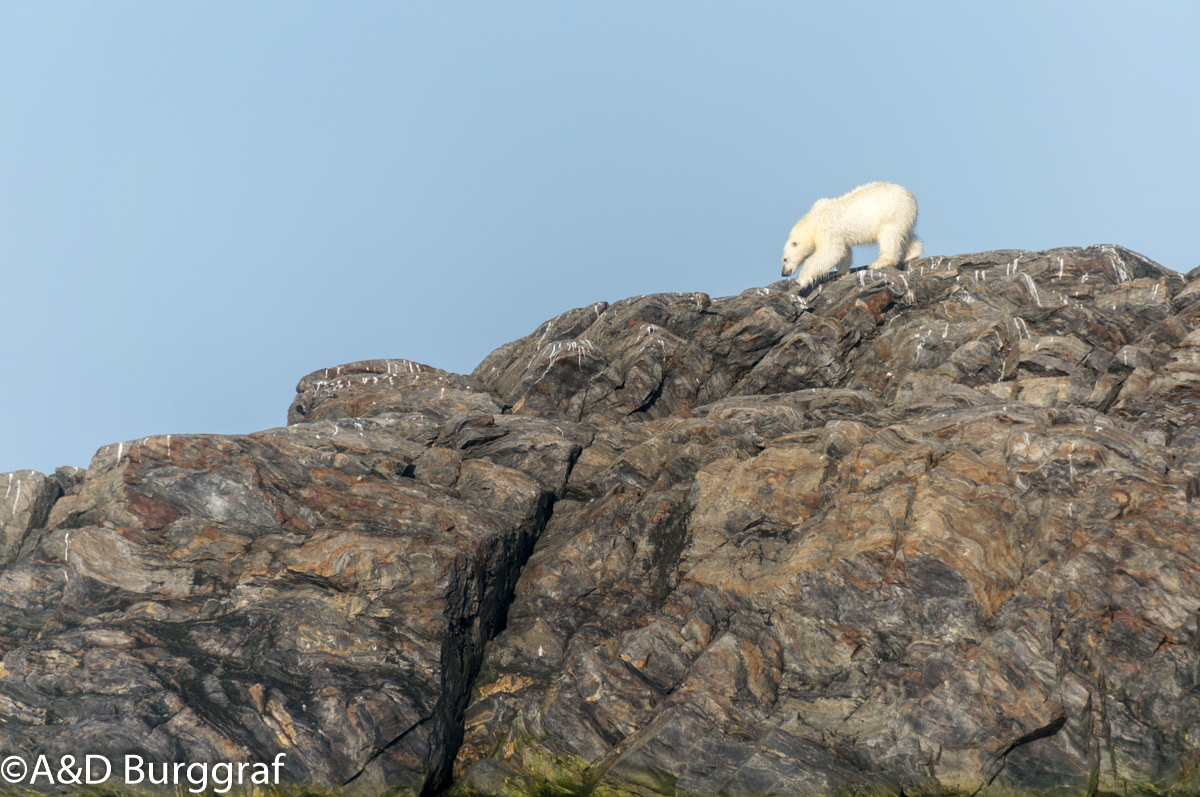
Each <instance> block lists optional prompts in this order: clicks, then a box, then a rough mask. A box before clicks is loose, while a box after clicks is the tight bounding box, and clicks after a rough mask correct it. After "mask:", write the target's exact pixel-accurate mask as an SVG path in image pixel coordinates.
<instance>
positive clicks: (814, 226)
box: [783, 183, 922, 288]
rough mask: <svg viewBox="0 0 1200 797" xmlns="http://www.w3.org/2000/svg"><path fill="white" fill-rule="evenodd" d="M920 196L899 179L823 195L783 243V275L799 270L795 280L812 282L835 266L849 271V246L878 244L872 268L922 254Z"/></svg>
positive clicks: (842, 271)
mask: <svg viewBox="0 0 1200 797" xmlns="http://www.w3.org/2000/svg"><path fill="white" fill-rule="evenodd" d="M916 223H917V199H916V197H914V196H913V195H912V194H910V193H909V192H908V191H907V190H906V189H904V188H902V187H901V186H898V185H896V184H895V183H867V184H866V185H860V186H859V187H858V188H855V189H854V190H853V191H851V192H850V193H848V194H844V195H842V196H840V197H838V198H837V199H818V200H817V201H816V202H815V203H814V204H813V206H812V208H811V209H810V210H809V211H808V213H805V214H804V218H802V219H800V221H798V222H796V226H795V227H793V228H792V234H791V235H790V236H788V241H787V244H785V245H784V247H783V276H785V277H790V276H791V275H792V274H795V273H796V269H797V268H800V264H801V263H803V264H804V267H803V268H800V274H799V276H797V277H796V282H798V283H799V284H800V287H802V288H803V287H807V286H809V285H811V284H812V283H813V282H814V281H815V280H816V279H817V278H819V277H822V276H824V275H825V274H826V273H828V271H829V270H830V269H831V268H834V267H836V268H837V270H838V273H840V274H845V273H846V272H847V271H849V270H850V247H852V246H859V245H860V244H873V243H877V244H879V257H878V258H876V259H875V262H874V263H872V264H871V265H870V268H872V269H880V268H889V267H891V266H896V265H899V264H900V261H901V258H903V260H904V262H908V261H909V260H915V259H917V258H918V257H920V256H921V251H922V246H921V240H920V239H919V238H917V236H915V235H913V231H912V229H913V225H915V224H916Z"/></svg>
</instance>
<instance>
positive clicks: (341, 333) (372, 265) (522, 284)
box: [0, 0, 1200, 472]
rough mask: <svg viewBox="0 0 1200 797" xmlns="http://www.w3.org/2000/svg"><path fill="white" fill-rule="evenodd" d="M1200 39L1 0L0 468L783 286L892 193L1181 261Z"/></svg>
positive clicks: (1056, 11) (1144, 14)
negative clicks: (868, 199)
mask: <svg viewBox="0 0 1200 797" xmlns="http://www.w3.org/2000/svg"><path fill="white" fill-rule="evenodd" d="M914 9H916V10H914ZM1198 36H1200V5H1198V4H1196V3H1191V2H1188V3H1184V2H1177V3H1170V2H1161V3H1154V4H1140V5H1138V4H1133V3H1123V4H1115V3H1093V2H1089V3H1054V4H1046V3H1040V2H1039V3H1023V2H1015V3H1014V2H1008V3H1003V4H976V3H936V4H935V3H927V4H898V3H851V2H837V3H832V2H831V3H824V4H815V3H814V4H808V3H796V2H792V3H722V4H717V3H707V2H688V3H665V2H655V3H641V2H639V3H620V2H606V3H595V4H582V3H516V4H514V3H505V4H500V3H488V4H483V3H478V4H470V3H436V4H433V3H428V4H420V5H418V4H385V3H355V4H316V3H297V2H291V1H289V2H286V3H285V2H257V3H232V2H224V3H222V2H211V3H203V4H200V3H190V4H185V3H159V2H146V3H127V2H119V1H115V0H114V1H112V2H105V3H84V2H79V3H56V2H44V1H42V2H36V3H31V2H11V1H10V0H0V268H2V269H3V276H4V279H3V287H2V288H0V307H2V309H0V333H2V338H0V340H2V341H3V343H2V344H0V357H2V358H3V359H2V361H0V363H2V365H0V367H2V372H3V374H4V376H3V384H2V388H0V417H3V418H4V424H3V427H2V431H0V472H4V471H8V470H15V469H20V468H35V469H37V470H42V471H51V470H53V469H54V467H55V466H58V465H77V466H86V465H87V463H88V461H89V460H90V458H91V456H92V454H93V453H94V452H95V451H96V449H97V448H99V447H100V446H102V445H105V444H108V443H112V442H117V441H121V440H130V439H135V438H140V437H144V436H148V435H154V434H166V433H172V434H184V433H192V432H220V433H235V432H250V431H255V430H258V429H264V428H270V427H273V426H280V425H282V424H283V423H284V420H285V413H286V410H287V406H288V403H289V402H290V400H291V397H292V395H293V391H294V387H295V384H296V382H297V381H298V380H299V379H300V377H302V376H303V375H304V374H306V373H308V372H310V371H312V370H315V369H317V368H321V367H325V366H331V365H338V364H341V363H346V362H352V361H354V360H362V359H370V358H379V357H397V358H401V357H402V358H409V359H413V360H417V361H420V362H425V363H429V364H431V365H435V366H438V367H441V368H446V369H448V370H452V371H459V372H464V373H465V372H469V371H470V370H471V369H472V368H473V367H474V366H475V365H476V364H477V363H478V362H479V360H481V359H482V358H483V357H484V356H485V355H486V354H487V353H488V352H489V351H491V350H492V349H493V348H495V347H497V346H499V345H500V344H502V343H504V342H506V341H509V340H511V339H513V338H516V337H519V336H521V335H524V334H526V333H528V332H529V331H531V330H533V329H534V328H535V327H536V326H537V325H538V324H539V323H540V322H541V321H543V320H545V319H546V318H549V317H551V316H553V315H555V314H557V313H559V312H562V311H565V310H568V309H570V308H572V307H576V306H580V305H584V304H588V303H591V302H594V301H597V300H608V301H614V300H617V299H621V298H624V297H626V296H631V295H637V294H644V293H651V292H657V291H705V292H708V293H710V294H712V295H714V296H721V295H729V294H734V293H738V292H740V291H742V290H744V289H746V288H749V287H754V286H758V285H765V284H768V283H770V282H772V281H774V280H776V279H778V278H779V256H780V252H781V250H782V246H783V242H784V240H785V239H786V237H787V233H788V231H789V229H790V228H791V226H792V224H794V223H795V221H796V220H797V219H798V218H799V217H800V216H801V215H802V214H803V213H804V211H805V210H807V208H808V207H809V206H810V205H811V204H812V202H813V201H814V200H815V199H817V198H818V197H822V196H836V195H838V194H841V193H844V192H845V191H847V190H849V189H851V188H853V187H854V186H856V185H859V184H861V183H864V182H869V181H871V180H891V181H894V182H898V183H901V184H902V185H904V186H906V187H907V188H909V189H910V190H911V191H912V192H913V193H914V194H916V196H917V199H918V202H919V203H920V220H919V222H918V226H917V231H918V233H919V234H920V235H921V237H922V238H923V239H924V241H925V252H926V253H927V254H947V255H948V254H955V253H960V252H973V251H982V250H986V249H996V248H1025V249H1044V248H1049V247H1054V246H1068V245H1088V244H1094V243H1117V244H1121V245H1124V246H1127V247H1129V248H1131V249H1134V250H1136V251H1138V252H1141V253H1142V254H1144V255H1146V256H1148V257H1150V258H1152V259H1154V260H1156V261H1158V262H1159V263H1162V264H1163V265H1165V266H1167V267H1169V268H1173V269H1176V270H1179V271H1187V270H1189V269H1192V268H1194V267H1195V266H1197V265H1200V237H1198V235H1197V229H1198V227H1197V225H1198V219H1200V206H1198V205H1200V201H1198V192H1197V184H1198V182H1200V145H1198V144H1197V139H1198V131H1200V47H1197V46H1196V41H1197V38H1198ZM870 257H871V254H870V253H859V254H858V255H856V261H857V262H858V263H865V262H867V261H868V260H869V259H870Z"/></svg>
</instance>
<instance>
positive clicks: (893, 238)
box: [869, 227, 908, 270]
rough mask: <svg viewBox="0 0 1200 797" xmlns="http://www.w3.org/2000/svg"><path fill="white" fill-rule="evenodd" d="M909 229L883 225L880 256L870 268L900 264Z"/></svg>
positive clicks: (880, 235) (890, 266)
mask: <svg viewBox="0 0 1200 797" xmlns="http://www.w3.org/2000/svg"><path fill="white" fill-rule="evenodd" d="M907 238H908V231H907V230H905V229H902V228H900V227H883V228H881V229H880V230H879V257H877V258H875V262H874V263H872V264H871V265H870V266H869V268H871V269H872V270H878V269H881V268H895V267H896V266H898V265H900V252H901V250H902V249H903V248H904V244H905V242H906V239H907Z"/></svg>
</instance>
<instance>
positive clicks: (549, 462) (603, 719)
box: [0, 246, 1200, 797]
mask: <svg viewBox="0 0 1200 797" xmlns="http://www.w3.org/2000/svg"><path fill="white" fill-rule="evenodd" d="M1193 277H1194V275H1189V277H1188V278H1184V277H1181V276H1180V275H1177V274H1174V273H1172V272H1169V271H1167V270H1165V269H1163V268H1161V267H1159V266H1157V265H1156V264H1154V263H1152V262H1150V261H1148V260H1146V259H1145V258H1143V257H1141V256H1139V255H1137V254H1135V253H1133V252H1129V251H1128V250H1124V249H1121V248H1119V247H1112V246H1102V247H1089V248H1087V249H1077V248H1068V249H1057V250H1050V251H1047V252H1021V251H1000V252H985V253H980V254H971V255H960V256H955V257H952V258H944V257H941V258H939V257H933V258H924V259H922V260H918V261H916V262H915V263H912V264H910V265H909V267H908V268H907V270H905V271H902V272H901V271H895V270H883V271H879V272H869V271H868V272H859V273H856V274H852V275H850V276H849V277H846V278H832V279H829V280H828V281H826V282H824V283H823V284H821V285H819V286H816V287H815V288H813V289H811V290H808V291H804V292H802V291H800V290H799V289H798V288H797V287H796V285H795V283H794V282H791V281H781V282H776V283H773V284H772V285H769V286H767V287H765V288H754V289H751V290H748V291H745V292H743V293H742V294H740V295H738V296H731V297H724V298H716V299H713V298H710V297H708V296H706V295H704V294H696V293H680V294H662V295H655V296H641V297H635V298H631V299H627V300H623V301H618V302H615V303H613V304H611V305H610V304H607V303H603V302H601V303H597V304H594V305H591V306H589V307H585V308H580V309H577V310H572V311H570V312H568V313H564V314H562V315H560V316H558V317H556V318H554V319H552V320H550V321H548V322H546V323H545V324H543V325H542V326H540V327H539V328H538V329H537V330H535V331H534V333H533V334H531V335H529V336H527V337H525V338H522V339H520V340H517V341H514V342H512V343H509V344H506V345H504V346H502V347H500V348H499V349H497V350H496V351H495V352H493V353H492V354H491V355H489V356H488V357H487V358H486V359H485V360H484V361H483V363H481V364H480V366H479V367H478V368H477V369H476V370H475V372H474V374H473V375H472V376H470V377H467V376H461V375H457V374H450V373H447V372H444V371H439V370H437V369H434V368H431V367H429V366H425V365H421V364H418V363H414V362H411V361H407V360H377V361H367V362H360V363H353V364H350V365H345V366H340V367H337V368H330V369H323V370H321V371H317V372H314V373H313V374H310V375H309V376H307V377H305V378H304V379H302V380H301V381H300V384H299V385H298V386H297V397H296V400H295V401H294V402H293V404H292V407H291V408H290V410H289V415H288V417H289V423H290V424H291V425H290V426H289V427H287V428H286V429H275V430H269V431H266V432H260V433H257V434H251V435H240V436H216V435H214V436H203V435H183V436H163V437H150V438H146V439H144V440H141V441H135V442H133V443H121V444H117V445H114V446H108V447H105V448H103V449H101V450H100V452H98V453H97V456H96V458H95V459H94V460H93V462H92V465H91V467H90V468H89V469H88V470H87V471H86V473H77V472H73V471H67V470H61V469H60V472H58V473H56V474H55V475H54V476H52V477H48V478H47V477H44V476H41V475H40V474H34V473H32V472H22V473H19V474H13V478H12V480H11V481H12V482H13V485H14V486H13V489H14V490H15V489H16V486H19V488H20V498H19V500H18V499H16V498H12V497H10V496H12V495H14V493H13V492H10V493H8V494H6V503H4V504H0V513H2V515H3V522H5V525H4V526H2V527H0V530H2V531H3V535H4V536H3V538H2V539H0V543H2V544H3V545H4V549H3V552H4V553H5V555H6V557H7V558H6V559H3V560H0V562H2V563H0V651H2V653H3V659H2V664H0V753H3V754H4V755H6V756H7V755H9V754H17V755H22V756H25V757H33V756H36V755H38V754H43V753H44V754H46V755H48V756H51V757H54V756H57V755H60V754H72V755H78V754H80V753H87V752H91V753H99V754H107V755H109V756H110V757H113V758H114V759H115V758H117V757H119V756H120V755H123V754H124V753H125V752H136V753H138V754H140V755H144V756H146V757H147V758H150V759H152V760H155V761H196V760H209V761H217V760H220V761H230V760H232V761H241V760H269V759H270V758H271V757H272V756H273V755H274V754H275V753H277V752H287V753H288V759H287V760H288V766H287V775H288V777H289V778H290V779H292V780H296V781H299V782H302V783H311V784H318V785H325V786H344V787H347V788H348V789H349V790H350V791H352V792H355V793H362V794H379V793H383V792H385V791H390V792H395V793H407V794H414V795H416V794H420V793H429V792H432V791H434V790H437V789H439V788H442V787H445V786H448V785H452V786H453V788H454V789H455V790H456V791H457V793H459V794H462V795H517V794H529V793H552V792H556V791H562V792H570V793H579V794H595V795H597V797H600V796H601V795H618V794H621V795H628V794H638V795H646V796H649V795H659V794H661V795H716V794H729V795H733V794H791V795H840V794H846V793H870V794H893V795H900V794H937V793H941V794H953V793H963V794H969V793H978V794H980V795H988V794H995V795H1003V794H1011V793H1037V794H1061V795H1071V794H1089V793H1091V794H1104V793H1109V794H1115V793H1132V792H1138V791H1141V792H1153V791H1154V790H1158V791H1160V792H1167V793H1181V794H1183V793H1195V792H1196V791H1197V790H1198V789H1200V781H1198V780H1197V772H1198V769H1200V680H1198V678H1200V676H1198V675H1197V673H1198V672H1200V632H1198V629H1197V618H1198V617H1200V564H1197V563H1200V508H1198V507H1197V504H1196V503H1195V501H1194V498H1195V496H1196V495H1197V488H1198V480H1200V423H1198V422H1197V421H1200V417H1198V416H1197V413H1198V412H1200V409H1198V408H1200V353H1198V352H1200V293H1197V291H1196V289H1195V286H1196V281H1195V280H1194V278H1193ZM0 486H3V483H0ZM518 577H519V580H518ZM501 628H502V629H503V630H502V631H500V629H501ZM497 632H499V633H498V635H496V636H495V637H494V639H493V638H492V637H493V635H495V634H497ZM489 639H491V642H490V643H489V642H488V640H489ZM485 645H486V648H485ZM460 742H461V744H460ZM452 761H453V773H454V777H453V781H452V782H451V781H448V780H447V776H448V775H449V773H450V771H451V763H452Z"/></svg>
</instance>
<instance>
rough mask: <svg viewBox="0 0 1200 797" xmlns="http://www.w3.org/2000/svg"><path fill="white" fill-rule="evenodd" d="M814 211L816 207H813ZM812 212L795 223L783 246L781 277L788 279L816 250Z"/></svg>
mask: <svg viewBox="0 0 1200 797" xmlns="http://www.w3.org/2000/svg"><path fill="white" fill-rule="evenodd" d="M813 210H816V207H815V206H814V207H813ZM812 215H813V214H812V211H811V210H810V211H809V212H808V213H806V214H805V215H804V218H802V219H800V221H798V222H796V226H795V227H793V228H792V234H791V235H789V236H788V239H787V243H786V244H784V245H783V276H785V277H790V276H792V275H793V274H795V273H796V269H798V268H800V264H801V263H803V262H804V261H805V260H807V259H808V256H809V255H811V254H812V253H813V250H815V249H816V248H817V242H816V232H817V231H816V228H815V226H814V225H813V224H812Z"/></svg>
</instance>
